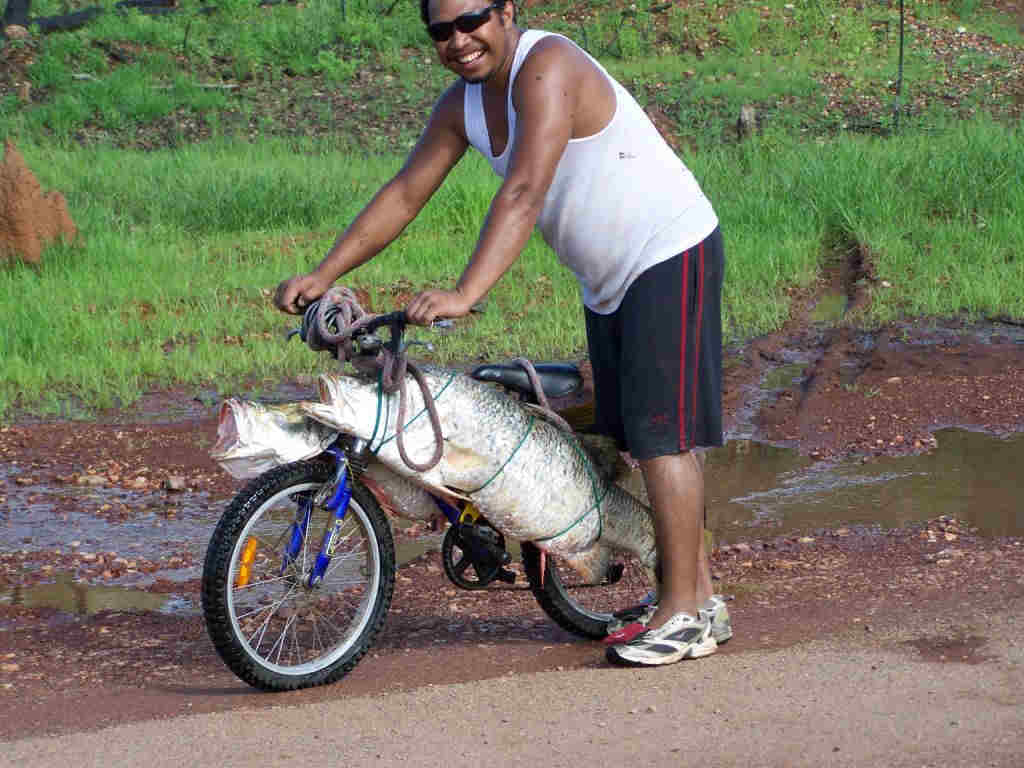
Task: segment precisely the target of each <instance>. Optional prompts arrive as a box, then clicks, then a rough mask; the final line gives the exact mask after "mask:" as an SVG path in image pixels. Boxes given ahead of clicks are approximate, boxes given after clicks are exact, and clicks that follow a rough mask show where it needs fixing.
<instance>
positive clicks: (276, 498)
mask: <svg viewBox="0 0 1024 768" xmlns="http://www.w3.org/2000/svg"><path fill="white" fill-rule="evenodd" d="M331 477H332V468H331V466H330V464H329V463H327V462H319V461H310V462H296V463H294V464H287V465H285V466H282V467H277V468H276V469H273V470H270V471H269V472H267V473H265V474H263V475H261V476H260V477H258V478H256V479H255V480H253V481H252V482H251V483H250V484H249V485H247V486H246V487H245V488H244V489H243V490H242V491H241V492H240V493H239V494H238V495H237V496H236V497H235V499H234V500H233V501H232V503H231V504H230V505H229V506H228V509H227V510H226V511H225V513H224V515H223V516H222V517H221V520H220V522H219V523H218V525H217V528H216V529H215V530H214V533H213V536H212V537H211V539H210V545H209V548H208V550H207V553H206V562H205V564H204V566H203V583H202V601H203V615H204V617H205V619H206V628H207V631H208V633H209V635H210V639H211V640H212V641H213V644H214V647H215V648H216V649H217V652H218V654H220V657H221V658H222V659H223V660H224V662H225V663H226V664H227V666H228V667H229V668H230V669H231V671H232V672H234V673H235V674H236V675H237V676H238V677H239V678H241V679H242V680H244V681H245V682H246V683H248V684H249V685H252V686H253V687H256V688H261V689H264V690H273V691H284V690H294V689H296V688H306V687H309V686H313V685H323V684H327V683H332V682H335V681H336V680H338V679H340V678H341V677H343V676H344V675H345V674H347V673H348V672H350V671H351V670H352V669H353V668H354V667H355V665H356V664H357V663H358V662H359V660H360V659H361V658H362V656H363V655H364V654H365V653H366V651H367V649H368V648H369V647H370V645H371V643H372V642H373V639H374V637H375V636H376V635H377V633H378V632H379V631H380V629H381V627H382V626H383V624H384V618H385V616H386V614H387V610H388V607H389V606H390V604H391V596H392V593H393V591H394V586H395V549H394V542H393V539H392V537H391V528H390V526H389V525H388V522H387V519H386V518H385V516H384V513H383V512H382V511H381V509H380V506H379V505H378V504H377V500H376V499H375V498H374V496H373V494H371V493H370V492H369V491H368V490H367V489H366V488H365V486H363V485H362V484H359V483H354V484H353V488H352V500H351V501H350V503H349V507H348V511H347V513H346V515H345V519H344V522H343V524H342V527H341V529H340V530H339V531H338V535H337V537H336V539H335V541H336V547H335V549H334V552H333V555H332V557H331V561H330V564H329V566H328V568H327V570H326V572H325V574H324V578H323V580H322V581H321V582H320V583H319V584H317V585H316V586H315V587H310V586H309V574H310V571H311V569H312V568H313V564H314V562H315V561H316V556H317V553H318V552H319V550H320V546H321V542H322V540H323V534H324V531H325V530H327V528H328V527H329V526H333V525H334V522H335V516H334V513H333V512H331V511H330V510H327V509H325V508H323V507H320V506H317V505H315V504H314V503H313V499H314V496H315V494H316V492H317V491H318V490H320V488H321V487H322V486H323V485H324V483H326V482H328V481H329V480H330V479H331Z"/></svg>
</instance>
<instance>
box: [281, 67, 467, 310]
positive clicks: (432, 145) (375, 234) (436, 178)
mask: <svg viewBox="0 0 1024 768" xmlns="http://www.w3.org/2000/svg"><path fill="white" fill-rule="evenodd" d="M462 98H463V88H462V86H461V84H460V83H456V84H455V85H453V86H452V87H450V88H449V89H448V90H447V91H445V93H444V94H442V96H441V98H440V99H438V101H437V104H435V105H434V110H433V112H432V113H431V116H430V121H429V122H428V123H427V127H426V128H425V129H424V131H423V135H422V136H420V140H419V141H418V142H417V143H416V146H415V147H414V148H413V150H412V152H410V153H409V158H408V159H407V160H406V161H405V165H403V166H402V169H401V170H400V171H399V172H398V173H397V174H396V175H395V177H394V178H393V179H391V181H389V182H388V183H387V184H385V185H384V186H383V187H381V189H380V190H379V191H378V192H377V194H376V195H374V197H373V199H372V200H371V201H370V202H369V203H368V204H367V206H366V207H365V208H364V209H363V210H362V211H361V212H360V214H359V215H358V216H357V217H356V218H355V220H354V221H353V222H352V223H351V224H350V225H349V227H348V229H346V230H345V231H344V232H342V233H341V234H340V235H338V239H337V240H335V242H334V245H333V246H331V249H330V250H329V251H328V252H327V255H326V256H325V257H324V258H323V260H322V261H321V262H320V264H319V266H317V268H316V269H314V270H313V271H312V272H310V273H309V274H306V275H297V276H296V277H293V278H291V279H290V280H285V281H284V282H282V283H281V284H280V285H279V286H278V287H277V293H276V294H275V296H274V304H276V305H277V308H278V309H280V310H282V311H283V312H289V313H291V314H301V313H302V312H303V311H304V310H305V308H306V306H308V305H309V304H310V303H312V302H313V301H315V300H316V299H318V298H320V296H322V295H323V294H324V292H325V291H326V290H327V289H328V288H330V287H331V285H332V284H333V283H334V281H335V280H337V279H338V278H339V277H341V276H342V275H344V274H346V273H347V272H350V271H351V270H353V269H355V268H356V267H358V266H359V265H360V264H364V263H365V262H367V261H369V260H370V259H372V258H373V257H374V256H376V255H377V254H378V253H380V252H381V251H382V250H384V249H385V248H386V247H387V246H388V245H389V244H390V243H391V242H392V241H393V240H394V239H395V238H396V237H398V236H399V235H400V234H401V233H402V230H404V229H405V228H406V226H408V224H409V222H411V221H412V220H413V219H414V218H416V215H417V214H418V213H419V212H420V210H421V209H422V208H423V206H424V205H425V204H426V202H427V200H429V199H430V197H431V196H432V195H433V194H434V192H435V191H437V188H438V187H439V186H441V182H443V181H444V179H445V177H446V176H447V175H448V172H449V171H450V170H451V169H452V168H454V167H455V164H456V163H458V162H459V160H460V159H461V158H462V155H463V154H464V153H465V151H466V148H467V147H468V146H469V142H468V141H467V139H466V135H465V128H464V127H463V117H462Z"/></svg>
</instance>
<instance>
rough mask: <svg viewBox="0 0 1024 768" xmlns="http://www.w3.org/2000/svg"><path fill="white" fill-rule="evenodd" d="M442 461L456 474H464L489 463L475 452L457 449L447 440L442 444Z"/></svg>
mask: <svg viewBox="0 0 1024 768" xmlns="http://www.w3.org/2000/svg"><path fill="white" fill-rule="evenodd" d="M442 461H444V463H445V464H447V465H448V466H449V467H451V468H452V469H453V470H455V471H456V472H465V471H467V470H472V469H476V468H477V467H481V466H484V465H486V464H488V463H489V460H488V459H487V458H486V457H485V456H481V455H480V454H479V453H477V452H476V451H471V450H468V449H466V448H459V447H458V446H455V445H452V444H451V443H450V442H448V441H447V440H445V442H444V458H443V459H442Z"/></svg>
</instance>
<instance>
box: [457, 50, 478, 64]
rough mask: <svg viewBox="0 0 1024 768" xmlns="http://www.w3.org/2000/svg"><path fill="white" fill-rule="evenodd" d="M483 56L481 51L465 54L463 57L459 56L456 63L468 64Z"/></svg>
mask: <svg viewBox="0 0 1024 768" xmlns="http://www.w3.org/2000/svg"><path fill="white" fill-rule="evenodd" d="M483 55H484V52H483V51H476V52H475V53H467V54H466V55H465V56H460V57H459V58H458V62H459V63H460V64H469V62H471V61H476V60H477V59H479V58H480V57H481V56H483Z"/></svg>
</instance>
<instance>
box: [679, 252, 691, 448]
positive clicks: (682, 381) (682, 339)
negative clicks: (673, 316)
mask: <svg viewBox="0 0 1024 768" xmlns="http://www.w3.org/2000/svg"><path fill="white" fill-rule="evenodd" d="M689 273H690V252H689V250H686V251H683V305H682V307H681V309H680V312H679V314H680V316H681V317H682V329H681V330H682V332H681V333H680V334H679V447H680V448H686V447H688V446H689V441H688V440H687V439H686V432H687V429H686V427H687V419H686V330H687V329H686V314H687V313H686V307H687V304H689V298H690V297H689V295H688V290H689V284H690V281H689V280H687V279H686V278H687V275H689Z"/></svg>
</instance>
